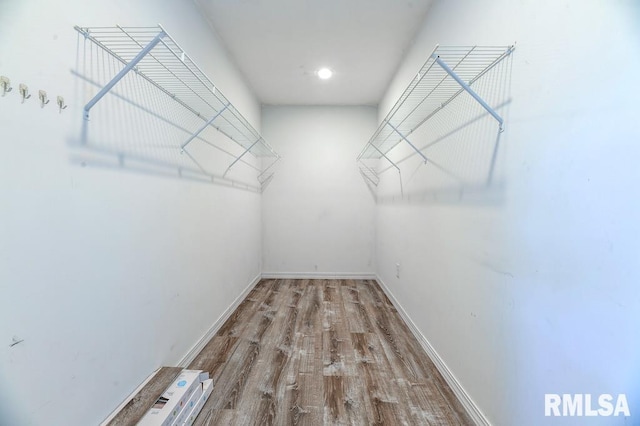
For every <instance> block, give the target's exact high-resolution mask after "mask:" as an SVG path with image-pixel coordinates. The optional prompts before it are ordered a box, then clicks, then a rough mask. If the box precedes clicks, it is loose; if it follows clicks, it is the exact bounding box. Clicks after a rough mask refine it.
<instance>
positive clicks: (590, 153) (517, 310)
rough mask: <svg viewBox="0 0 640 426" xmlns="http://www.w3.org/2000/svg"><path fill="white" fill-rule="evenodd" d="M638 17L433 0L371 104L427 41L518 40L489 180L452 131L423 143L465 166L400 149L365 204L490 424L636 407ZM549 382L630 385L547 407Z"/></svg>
mask: <svg viewBox="0 0 640 426" xmlns="http://www.w3.org/2000/svg"><path fill="white" fill-rule="evenodd" d="M639 18H640V7H639V6H638V5H637V2H632V1H598V0H589V1H573V0H571V1H562V2H558V1H552V0H543V1H540V0H535V1H533V0H531V1H530V0H523V1H519V2H514V1H510V0H493V1H483V2H476V1H465V0H453V1H450V0H448V1H444V0H442V1H438V2H436V3H435V4H434V5H433V7H432V9H431V11H430V13H429V15H428V17H427V19H426V21H425V23H424V26H423V28H422V30H421V32H420V33H419V35H418V37H417V39H416V41H415V43H414V46H413V47H412V49H411V51H410V52H409V54H408V55H407V57H406V58H405V60H404V62H403V64H402V66H401V68H400V70H399V72H398V74H397V76H396V78H395V79H394V81H393V82H392V85H391V86H390V89H389V90H388V92H387V94H386V96H385V99H384V102H383V103H382V105H381V108H380V113H379V114H380V117H379V118H380V119H382V117H384V115H385V114H386V112H387V111H388V110H389V109H390V108H391V106H392V104H393V102H395V99H397V97H398V96H399V94H400V93H401V92H402V90H403V89H404V88H405V87H406V85H407V84H408V82H409V80H410V79H411V78H413V76H414V75H415V72H416V71H417V70H418V68H419V67H420V65H422V63H423V62H424V61H425V60H426V56H427V55H428V53H429V52H431V50H432V49H433V47H434V45H435V44H436V43H440V44H441V45H460V44H463V45H467V44H479V45H503V44H511V43H513V42H514V41H516V42H517V48H516V51H515V53H514V57H513V71H512V79H511V87H512V89H511V98H512V102H511V104H509V105H508V106H507V107H505V108H502V109H501V111H502V113H504V114H505V115H506V116H507V122H506V129H507V130H506V132H505V133H504V134H503V136H502V139H501V141H500V146H499V153H498V156H497V163H496V164H495V170H494V172H495V175H494V179H493V181H492V184H491V185H487V179H486V177H487V171H488V170H489V166H490V156H491V155H490V154H491V152H490V151H487V150H486V148H487V147H489V148H491V146H492V145H493V144H489V145H488V146H487V145H486V144H487V141H486V140H485V139H482V138H480V137H476V136H475V135H474V134H473V133H472V132H465V131H461V132H459V135H462V136H463V137H464V138H463V139H456V137H454V138H452V139H451V140H445V141H443V142H441V143H439V144H437V145H434V146H433V147H432V148H429V149H427V150H425V153H426V155H427V156H431V157H432V158H433V159H434V161H435V162H437V163H438V164H439V165H440V166H442V165H445V167H443V168H444V169H446V170H447V171H450V170H452V169H453V170H454V171H455V173H453V174H454V175H456V176H458V175H459V174H462V175H463V177H464V179H458V180H456V179H455V178H452V177H451V175H447V174H446V173H444V172H443V170H440V169H438V167H436V166H435V165H433V164H427V165H426V166H421V165H419V162H418V161H417V159H416V158H415V157H413V158H410V159H409V160H406V161H404V162H403V163H401V168H402V171H403V176H404V179H405V181H404V183H405V194H406V195H405V197H404V199H401V198H400V197H399V195H398V192H399V190H398V189H397V187H398V184H397V174H394V173H393V172H391V171H390V172H387V173H385V174H384V175H383V182H382V183H381V185H380V193H379V196H380V199H379V204H378V206H377V214H376V232H377V240H376V247H377V251H376V256H377V269H378V273H379V275H380V277H381V278H382V280H383V281H384V282H385V283H386V284H387V286H389V287H390V289H391V291H392V292H393V293H394V294H395V296H396V297H397V298H398V299H399V301H400V303H401V304H402V305H403V306H404V308H405V309H406V311H407V312H408V313H409V315H410V316H411V318H412V319H413V320H414V321H415V323H416V324H417V326H418V327H419V328H420V330H421V331H422V333H423V334H424V335H425V336H426V338H427V339H428V340H429V341H430V342H431V344H432V345H433V346H434V348H435V349H436V351H437V352H438V353H439V354H440V356H441V357H442V358H443V359H444V361H445V362H446V364H447V365H448V367H449V368H450V369H451V370H452V372H453V373H454V374H455V376H456V377H457V378H458V380H459V381H460V382H461V384H462V385H463V386H464V388H465V389H466V391H467V392H468V393H469V394H470V396H471V397H472V398H473V399H474V400H475V402H476V403H477V405H478V406H479V407H480V409H481V410H482V411H483V412H484V414H485V415H486V417H487V418H488V419H489V420H490V421H491V422H492V423H493V424H496V425H515V424H518V425H545V424H560V425H568V424H579V425H596V424H597V425H600V424H612V425H613V424H616V425H622V424H631V423H633V424H635V421H634V420H633V419H634V418H636V416H638V415H639V414H640V388H639V386H638V379H639V378H640V364H638V354H639V353H640V344H639V343H638V342H640V339H639V337H640V334H639V332H638V330H640V292H638V282H639V281H640V273H639V272H638V265H639V264H640V225H639V224H640V221H639V220H638V218H639V217H640V201H639V200H640V198H639V197H638V196H637V194H638V181H639V180H640V171H639V169H638V167H637V159H638V157H639V156H640V145H638V140H640V126H639V124H638V117H640V107H638V94H640V83H639V80H638V69H639V66H640V37H639V36H640V27H638V24H637V23H638V19H639ZM488 120H489V121H490V119H488ZM415 142H416V143H418V145H421V144H423V142H424V141H421V140H417V141H415ZM476 149H477V150H478V152H475V151H474V150H476ZM399 150H400V151H401V152H396V153H393V154H394V155H395V158H397V159H400V158H403V157H404V156H405V155H406V153H407V152H408V151H406V148H405V147H402V148H400V149H399ZM487 153H488V154H489V157H487ZM476 168H479V169H480V170H484V172H483V173H476V172H475V171H474V170H476ZM469 170H472V171H473V173H470V174H465V173H467V172H469ZM396 262H399V263H400V264H401V274H400V278H399V279H398V278H396V274H395V263H396ZM545 393H558V394H562V393H592V394H596V395H599V394H602V393H611V394H619V393H626V395H627V397H628V400H629V404H630V409H631V414H632V418H631V419H627V420H626V421H625V419H624V418H622V417H617V418H598V417H588V418H566V419H558V418H555V419H554V418H545V417H544V394H545Z"/></svg>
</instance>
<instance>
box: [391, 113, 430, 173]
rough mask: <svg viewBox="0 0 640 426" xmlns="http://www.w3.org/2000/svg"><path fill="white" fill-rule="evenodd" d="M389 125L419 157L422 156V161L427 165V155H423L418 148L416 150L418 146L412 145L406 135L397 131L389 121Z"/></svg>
mask: <svg viewBox="0 0 640 426" xmlns="http://www.w3.org/2000/svg"><path fill="white" fill-rule="evenodd" d="M387 125H388V126H389V127H391V128H392V129H393V131H394V132H396V133H397V134H398V135H399V136H400V137H401V138H402V139H403V140H404V141H405V142H406V143H408V144H409V145H410V146H411V148H413V149H414V151H415V152H417V153H418V155H420V157H422V159H423V160H424V162H425V164H426V163H427V161H428V160H427V157H425V155H424V154H423V153H422V151H420V150H419V149H418V148H416V146H415V145H414V144H412V143H411V141H410V140H409V139H407V137H406V136H405V135H403V134H402V132H401V131H400V130H398V129H396V128H395V127H394V125H393V124H391V123H389V122H388V121H387Z"/></svg>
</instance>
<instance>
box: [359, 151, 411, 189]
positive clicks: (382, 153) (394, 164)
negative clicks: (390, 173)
mask: <svg viewBox="0 0 640 426" xmlns="http://www.w3.org/2000/svg"><path fill="white" fill-rule="evenodd" d="M367 146H372V147H373V149H375V150H376V151H377V152H378V153H379V154H380V156H381V157H382V158H384V159H385V160H387V161H388V162H389V163H391V165H392V166H393V167H394V168H395V169H396V170H397V171H398V179H399V180H400V195H402V196H404V190H403V188H402V172H401V171H400V167H398V165H397V164H396V163H394V162H393V161H392V160H391V159H390V158H389V157H387V155H386V154H385V153H384V152H382V151H380V149H379V148H378V147H377V146H375V145H374V144H372V143H368V144H367V145H365V147H364V150H362V153H360V155H359V156H358V160H360V159H362V154H363V153H364V152H365V151H366V149H367Z"/></svg>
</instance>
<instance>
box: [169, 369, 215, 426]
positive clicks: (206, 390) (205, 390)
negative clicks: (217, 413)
mask: <svg viewBox="0 0 640 426" xmlns="http://www.w3.org/2000/svg"><path fill="white" fill-rule="evenodd" d="M211 392H213V380H212V379H209V380H205V381H204V382H202V396H201V397H200V400H199V401H198V402H197V403H196V404H195V406H194V407H193V408H192V409H191V412H190V413H189V414H188V415H187V416H186V417H185V419H184V422H182V423H177V424H178V425H180V426H191V425H192V424H193V422H194V421H195V419H196V417H198V414H200V411H201V410H202V407H204V403H205V402H207V399H209V396H210V395H211ZM187 410H188V408H185V410H184V411H187Z"/></svg>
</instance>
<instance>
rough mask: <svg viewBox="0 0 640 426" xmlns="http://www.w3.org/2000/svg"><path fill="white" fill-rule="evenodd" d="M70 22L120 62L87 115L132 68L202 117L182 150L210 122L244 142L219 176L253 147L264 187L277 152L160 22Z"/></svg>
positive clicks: (278, 157)
mask: <svg viewBox="0 0 640 426" xmlns="http://www.w3.org/2000/svg"><path fill="white" fill-rule="evenodd" d="M74 28H75V29H76V31H78V32H79V33H80V34H81V35H82V36H84V37H85V39H86V40H90V41H92V42H93V43H95V44H96V45H97V46H99V47H100V48H102V49H104V50H105V51H106V52H107V53H108V54H110V55H111V56H113V57H114V58H115V59H116V60H118V61H119V62H121V63H122V64H123V68H122V69H121V70H120V71H119V72H118V73H117V74H116V75H115V76H114V77H113V78H112V79H111V81H109V82H108V83H107V84H106V85H105V86H104V87H103V88H102V89H101V90H100V91H99V92H98V93H97V94H96V95H95V96H94V97H93V99H91V100H90V101H89V102H88V103H87V104H86V105H85V107H84V117H85V119H89V114H90V111H91V109H92V108H93V107H94V106H95V105H96V104H97V103H98V102H99V101H100V100H101V99H102V98H103V97H104V96H105V95H106V94H107V93H109V91H110V90H111V89H113V87H114V86H116V85H117V83H118V82H119V81H120V80H121V79H122V78H123V77H125V75H127V74H128V73H129V72H130V71H133V72H134V73H135V74H137V75H138V76H139V77H141V78H143V79H145V80H146V81H147V82H149V83H150V84H152V85H153V86H155V87H156V88H157V89H158V90H160V91H162V92H164V93H165V94H166V95H167V96H169V97H170V98H172V99H173V100H175V102H177V103H178V104H180V105H181V106H182V107H184V108H186V109H187V110H188V111H190V112H191V113H193V114H194V115H196V116H197V117H198V118H199V119H201V120H202V125H201V126H200V127H198V128H197V129H194V130H193V133H192V134H191V135H190V136H189V137H187V138H185V140H184V142H183V143H182V144H181V145H180V148H181V150H184V149H185V148H186V147H187V146H188V145H189V144H190V143H191V142H193V140H194V139H196V138H198V136H199V135H200V133H202V132H203V131H204V130H206V129H207V128H208V127H213V128H215V129H216V130H217V131H218V132H220V133H222V134H223V135H224V136H226V137H227V138H229V139H231V140H232V141H234V142H235V143H237V144H238V145H240V147H242V153H241V154H239V155H237V156H235V158H234V159H233V161H232V162H231V163H230V164H229V166H228V167H227V169H226V170H225V172H224V175H223V176H225V175H226V174H227V173H228V172H229V171H230V170H231V168H232V167H233V166H235V165H236V164H237V163H238V162H239V161H241V160H242V158H243V157H244V156H245V155H246V154H248V153H251V154H252V155H254V156H256V157H258V158H265V159H266V160H267V165H266V167H263V169H262V170H261V172H260V174H259V175H258V181H259V183H260V184H261V185H262V186H263V187H264V186H265V185H266V184H267V183H268V181H270V180H271V179H272V177H273V171H272V167H273V165H274V164H275V163H276V162H277V161H278V160H279V159H280V156H279V155H278V153H277V152H276V151H275V150H274V149H273V148H272V147H271V146H270V145H269V144H268V143H267V142H266V141H265V140H264V138H263V137H262V136H261V135H260V134H259V133H258V132H257V131H256V130H255V129H254V128H253V126H251V124H250V123H249V122H248V121H247V120H246V119H245V118H244V117H243V116H242V114H241V113H240V112H239V111H238V110H237V109H236V107H235V106H234V105H233V104H231V102H230V101H229V100H228V99H227V98H226V97H225V96H224V95H223V94H222V92H220V90H219V89H218V88H217V87H216V86H215V84H214V83H213V82H212V81H211V80H210V79H209V78H208V77H207V76H206V74H205V73H204V72H203V71H202V70H201V69H200V68H199V67H198V65H196V64H195V62H193V60H192V59H191V58H190V57H189V55H187V54H186V52H185V51H184V50H183V49H182V48H181V47H180V46H179V45H178V43H177V42H176V41H175V40H174V39H173V38H172V37H171V36H170V35H169V34H168V33H167V32H166V31H165V30H164V28H162V26H160V25H158V26H155V27H121V26H119V25H117V26H114V27H80V26H75V27H74Z"/></svg>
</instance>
